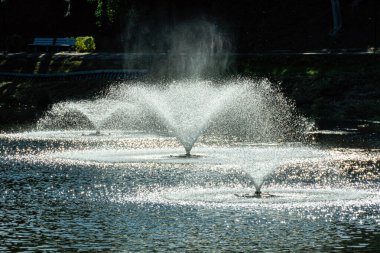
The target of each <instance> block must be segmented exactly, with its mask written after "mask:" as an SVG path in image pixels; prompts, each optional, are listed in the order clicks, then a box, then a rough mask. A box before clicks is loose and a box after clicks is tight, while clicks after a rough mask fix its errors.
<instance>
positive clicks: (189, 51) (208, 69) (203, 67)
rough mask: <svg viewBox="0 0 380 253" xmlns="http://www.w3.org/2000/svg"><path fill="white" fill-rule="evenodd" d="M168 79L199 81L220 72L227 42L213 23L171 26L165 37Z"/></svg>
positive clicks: (226, 55) (226, 58) (225, 61)
mask: <svg viewBox="0 0 380 253" xmlns="http://www.w3.org/2000/svg"><path fill="white" fill-rule="evenodd" d="M169 45H170V50H169V54H168V61H169V63H168V71H169V76H170V77H172V78H175V79H178V78H191V79H199V78H204V77H210V76H216V75H219V74H221V73H224V71H225V70H226V68H227V66H228V63H229V52H230V50H231V43H230V42H229V41H228V40H227V39H226V36H224V35H223V33H222V32H221V31H220V30H219V29H218V27H217V25H216V24H213V23H211V22H208V21H207V20H205V19H201V20H191V21H188V22H184V23H181V24H179V25H177V26H175V27H174V29H173V31H172V33H171V34H170V38H169Z"/></svg>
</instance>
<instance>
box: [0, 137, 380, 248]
mask: <svg viewBox="0 0 380 253" xmlns="http://www.w3.org/2000/svg"><path fill="white" fill-rule="evenodd" d="M363 136H365V138H368V140H369V142H368V143H369V144H368V146H367V147H370V148H368V152H369V153H373V154H376V152H377V151H376V145H377V144H376V143H379V139H377V137H378V136H377V135H376V134H367V135H365V134H364V133H360V135H355V136H354V135H350V136H349V137H348V136H346V135H344V136H343V137H342V136H335V137H332V136H328V137H326V136H322V135H319V137H318V138H319V139H318V140H316V141H317V142H319V144H321V145H322V146H323V145H326V146H328V148H335V147H332V146H336V147H340V148H342V149H348V147H347V146H345V147H342V146H344V145H343V144H344V143H349V145H348V146H349V148H352V146H354V143H355V141H352V138H353V140H355V138H358V139H360V140H362V141H363V138H364V137H363ZM375 136H376V138H375ZM359 137H360V138H359ZM323 138H325V139H326V140H325V143H324V142H323V141H324V140H323ZM333 138H336V140H335V141H333V140H332V139H333ZM344 138H347V140H345V139H344ZM348 139H350V141H348ZM339 140H340V141H339ZM342 140H343V142H341V141H342ZM0 142H1V145H2V150H1V155H2V158H1V159H0V192H1V195H0V207H1V208H0V251H1V252H19V251H22V252H36V251H37V252H50V251H52V252H54V251H57V252H63V251H69V252H70V251H75V252H76V251H83V252H95V251H102V252H105V251H106V252H112V251H115V252H121V251H124V252H133V251H139V252H150V251H165V252H166V251H173V252H183V251H206V252H209V251H217V252H220V251H232V252H251V251H270V252H273V251H274V252H279V251H285V252H287V251H298V252H304V251H318V252H321V251H322V252H350V251H351V252H356V251H361V252H362V251H374V250H378V249H379V248H380V206H379V203H380V200H379V199H374V200H371V201H369V202H363V203H361V202H360V201H358V202H355V204H352V205H344V203H338V204H335V205H324V204H323V203H321V204H319V205H315V206H310V207H308V206H307V205H302V206H295V207H294V208H292V207H286V208H285V207H284V208H283V207H281V206H276V207H270V206H269V207H268V206H262V207H260V206H257V207H252V206H251V207H249V208H246V207H242V206H239V205H237V206H236V207H234V206H224V207H223V206H222V207H220V206H214V205H207V204H206V205H192V204H179V203H175V202H167V203H165V202H156V201H154V199H150V200H148V201H128V200H126V199H124V197H127V196H132V195H134V194H136V193H139V192H147V193H152V192H155V191H158V190H160V189H163V188H167V187H173V188H175V187H177V186H186V187H188V188H189V190H191V188H192V187H195V186H197V185H202V186H204V185H208V184H209V185H211V186H215V187H218V186H220V185H228V186H231V185H234V186H239V187H244V186H246V185H247V182H248V181H247V180H246V178H245V177H244V175H243V174H242V173H239V172H237V171H235V170H231V171H228V170H227V171H223V172H219V171H218V170H216V169H211V170H210V171H208V170H207V168H206V169H204V168H201V169H200V168H195V167H192V166H187V165H173V164H160V165H154V166H150V165H149V164H99V163H98V164H96V163H78V162H72V163H64V162H63V163H60V162H52V161H43V160H38V159H19V157H20V156H22V155H25V154H34V157H38V156H39V154H40V153H41V152H43V151H46V150H53V151H54V150H57V149H60V148H65V149H67V148H69V147H70V146H75V145H77V146H83V145H84V144H83V143H77V142H68V141H56V140H55V141H46V140H25V139H22V138H21V139H20V138H19V139H11V138H8V137H7V136H2V137H1V138H0ZM334 143H335V144H334ZM342 143H343V144H342ZM362 143H364V141H363V142H360V143H359V144H360V145H362ZM87 145H88V146H89V147H90V148H91V146H92V145H99V143H98V144H96V142H90V144H87ZM360 145H359V146H360ZM360 148H362V147H360ZM377 148H378V147H377ZM341 165H342V164H339V165H337V167H339V166H341ZM351 166H352V170H357V171H360V168H362V169H363V168H364V167H365V166H368V164H367V165H361V163H360V161H358V162H357V163H353V165H351ZM361 166H362V167H361ZM363 166H364V167H363ZM371 166H372V167H371V168H370V172H371V173H372V174H373V175H375V176H374V177H372V178H370V179H367V180H366V181H360V180H359V179H358V178H354V179H352V180H351V179H349V180H348V181H350V180H351V181H350V182H351V183H353V184H355V183H356V184H357V185H358V186H357V187H358V188H360V189H372V190H373V189H375V190H376V189H380V187H379V184H380V180H379V171H380V168H379V162H378V160H373V161H372V163H371ZM289 169H290V168H289ZM367 169H368V168H367ZM352 170H351V171H352ZM343 173H344V172H343ZM358 173H359V172H358ZM362 173H363V172H362ZM366 173H367V172H366ZM368 173H369V172H368ZM376 173H378V174H376ZM372 174H371V175H372ZM343 176H344V177H347V178H348V176H349V175H348V174H345V175H343ZM273 178H274V179H273V180H275V181H274V182H273V184H274V185H281V184H284V183H285V182H281V176H278V177H277V181H276V177H273ZM300 181H302V178H300ZM147 195H149V194H147ZM147 198H148V197H147Z"/></svg>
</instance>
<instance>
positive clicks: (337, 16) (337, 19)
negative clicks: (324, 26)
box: [330, 0, 342, 37]
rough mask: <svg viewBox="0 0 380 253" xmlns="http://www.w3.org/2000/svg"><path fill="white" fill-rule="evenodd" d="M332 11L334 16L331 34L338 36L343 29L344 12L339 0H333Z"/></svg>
mask: <svg viewBox="0 0 380 253" xmlns="http://www.w3.org/2000/svg"><path fill="white" fill-rule="evenodd" d="M331 11H332V17H333V29H332V31H331V32H330V35H331V36H333V37H336V36H337V35H338V33H339V32H340V30H341V29H342V14H341V9H340V2H339V0H331Z"/></svg>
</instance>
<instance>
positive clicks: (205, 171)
mask: <svg viewBox="0 0 380 253" xmlns="http://www.w3.org/2000/svg"><path fill="white" fill-rule="evenodd" d="M202 24H203V25H204V26H205V27H202V28H197V29H194V31H196V32H200V31H201V32H202V34H208V35H207V36H205V37H206V39H205V41H204V43H203V42H202V43H200V42H199V43H200V44H197V45H199V48H201V49H202V48H204V50H205V51H202V50H203V49H202V50H201V51H197V52H196V56H194V57H190V58H186V57H185V55H180V57H179V56H178V55H177V54H178V53H179V52H180V51H181V46H180V45H185V46H184V47H185V49H186V50H188V49H189V48H190V45H191V43H186V40H187V37H188V36H190V35H189V34H188V33H184V29H185V28H184V26H181V28H180V29H179V31H181V33H180V34H179V35H178V36H174V37H175V38H176V39H177V40H179V43H178V45H177V47H175V48H173V50H172V52H171V55H170V57H171V59H170V62H171V63H172V64H174V63H175V64H174V65H175V68H174V67H173V68H174V73H172V74H170V75H169V76H171V77H178V76H180V77H181V78H178V79H176V78H175V79H174V80H170V79H169V80H166V81H162V80H160V81H144V82H142V81H140V82H138V81H126V82H124V83H118V84H115V85H114V86H113V87H111V88H110V89H109V91H108V92H107V93H106V95H104V96H102V97H97V98H95V99H93V100H80V101H70V102H61V103H58V104H55V105H53V107H52V110H51V111H50V112H47V113H46V115H45V116H44V117H43V118H41V119H40V120H39V122H38V124H37V129H38V131H26V132H17V133H1V134H0V144H1V145H0V178H1V180H2V183H1V184H0V190H1V191H2V193H3V194H2V196H1V197H0V205H1V206H2V209H1V210H0V219H1V220H2V221H3V223H2V224H1V227H0V234H2V238H1V239H0V245H1V246H0V251H1V250H4V251H7V250H9V251H17V250H19V249H20V250H26V251H28V250H29V251H44V250H50V249H54V250H57V251H78V250H89V251H123V250H125V249H128V250H131V251H147V249H151V248H152V247H154V249H156V250H158V251H167V249H169V248H170V249H171V250H173V251H183V249H186V250H200V251H204V250H205V249H206V250H209V249H211V251H213V250H215V251H281V250H284V251H289V250H296V251H309V250H310V249H317V250H320V251H342V252H345V251H347V250H350V249H353V248H354V249H367V248H369V249H376V243H375V242H376V240H377V238H378V232H379V229H378V227H379V220H380V212H379V209H378V205H379V199H380V195H379V192H380V186H379V173H378V171H379V170H378V168H379V161H380V153H379V151H378V150H372V149H362V148H358V147H355V148H352V147H350V148H347V147H345V146H339V145H340V144H339V145H338V148H335V147H334V148H331V146H327V147H326V146H324V144H323V143H310V142H307V137H308V133H310V130H313V133H316V132H317V130H316V129H315V128H314V126H313V125H312V124H310V123H309V121H308V120H307V119H306V118H305V117H303V116H302V115H300V114H299V113H298V112H297V110H296V108H295V105H294V103H293V102H292V101H291V100H289V99H287V98H286V97H285V96H284V95H283V94H282V93H281V92H280V90H279V88H278V87H277V86H276V85H275V84H273V83H271V82H270V81H268V80H266V79H254V78H242V77H238V78H220V77H219V78H216V77H215V78H207V79H205V78H202V76H204V75H205V76H208V77H209V76H210V75H212V73H213V71H215V69H213V68H211V69H212V71H211V70H210V69H208V70H206V69H205V68H206V67H207V65H209V64H213V62H214V60H215V58H213V57H215V55H213V54H214V53H216V54H220V53H221V52H222V53H224V52H225V51H224V49H225V48H226V43H221V38H222V36H221V35H220V34H217V30H216V27H215V26H212V25H211V26H207V23H204V22H203V21H202ZM190 30H191V29H190ZM190 34H191V33H190ZM211 42H212V43H211ZM211 44H212V45H213V46H215V48H212V47H211V48H210V47H206V46H205V45H211ZM227 44H228V43H227ZM199 48H197V50H198V49H199ZM217 57H221V56H220V55H217ZM223 57H227V56H226V55H224V54H223ZM227 58H228V57H227ZM175 59H180V60H178V61H177V60H175ZM219 59H220V58H219ZM223 59H224V60H226V58H223ZM197 61H200V63H199V64H198V65H197V64H195V63H196V62H197ZM181 64H184V66H182V65H181ZM189 64H190V65H189ZM227 65H228V64H225V62H223V64H220V65H219V66H218V67H216V69H217V71H216V72H220V71H221V69H223V68H224V67H225V66H227ZM185 66H187V67H185ZM189 66H190V67H189ZM182 71H185V72H186V73H184V75H183V76H181V72H182ZM187 71H188V72H187ZM189 76H190V77H191V76H193V78H189ZM184 77H186V78H184ZM67 129H71V130H67ZM73 129H74V130H73ZM94 129H95V131H100V130H102V131H108V132H109V134H107V135H95V136H94V135H89V134H83V132H84V131H86V130H90V131H93V130H94ZM53 130H54V131H53ZM320 134H323V133H322V132H320ZM329 134H331V132H329ZM352 136H355V134H350V135H347V138H352ZM341 137H342V138H343V137H344V136H343V135H341ZM183 150H185V155H183V152H184V151H183ZM264 187H265V188H264ZM16 221H17V222H16ZM210 228H212V229H210ZM88 231H91V233H88ZM231 231H234V232H233V233H232V232H231ZM235 231H239V233H235ZM34 234H37V235H38V236H32V235H34ZM263 235H265V236H263ZM3 238H5V239H3ZM278 238H286V240H284V241H281V240H279V239H278ZM358 238H359V239H358ZM360 238H361V239H360ZM89 242H91V245H93V246H88V244H89ZM215 242H217V243H215ZM219 242H223V243H220V244H219ZM82 245H86V247H89V248H84V247H82ZM215 245H216V246H215ZM351 246H352V248H351ZM91 247H92V248H91Z"/></svg>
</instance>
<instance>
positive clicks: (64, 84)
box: [0, 51, 380, 124]
mask: <svg viewBox="0 0 380 253" xmlns="http://www.w3.org/2000/svg"><path fill="white" fill-rule="evenodd" d="M379 60H380V55H379V54H377V53H376V54H373V53H370V52H341V51H340V52H325V51H320V52H308V53H297V52H268V53H257V54H246V55H240V54H231V55H230V56H229V62H228V64H227V65H226V66H227V69H226V71H225V72H224V74H223V78H226V77H229V76H245V77H250V78H268V79H270V80H271V81H272V82H273V83H275V84H276V85H278V86H279V88H280V89H281V90H282V92H284V93H285V94H286V96H288V97H290V98H291V99H293V100H294V101H295V103H296V106H297V108H298V109H299V110H300V111H301V113H303V114H305V115H306V116H307V117H310V118H312V119H314V120H316V121H317V122H320V121H350V120H375V121H376V120H377V121H378V120H380V85H379V84H380V61H379ZM0 63H1V64H0V74H1V73H16V75H15V76H13V77H10V76H4V75H3V76H0V124H11V123H28V122H34V121H36V119H38V118H39V117H40V116H41V115H42V114H43V112H44V111H46V110H47V109H48V108H49V107H50V106H51V104H52V103H56V102H59V101H64V100H75V99H84V98H91V97H93V96H97V95H99V94H102V92H104V91H105V90H106V89H107V88H108V87H109V86H110V85H112V84H113V83H115V82H120V81H123V80H124V79H123V78H118V77H117V78H115V77H112V76H111V77H107V76H97V75H93V76H91V75H89V76H86V78H83V77H80V78H75V77H76V73H83V72H86V71H87V72H91V71H92V72H94V71H95V72H96V71H99V70H104V69H106V70H112V71H119V70H125V69H134V70H146V71H147V74H146V75H144V76H140V77H138V78H144V79H150V80H157V79H160V78H164V79H170V64H172V63H171V62H170V59H169V57H168V55H166V54H124V53H115V54H109V53H94V54H78V53H56V54H54V53H53V54H35V53H19V54H8V55H0ZM92 72H91V73H92ZM18 73H21V74H24V77H22V75H19V76H17V74H18ZM65 73H66V76H71V77H70V78H55V77H54V76H57V75H58V76H61V77H62V76H64V77H65ZM25 74H28V75H29V74H33V75H32V76H25ZM36 77H39V78H36ZM127 78H128V77H127ZM134 78H135V77H134Z"/></svg>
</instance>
